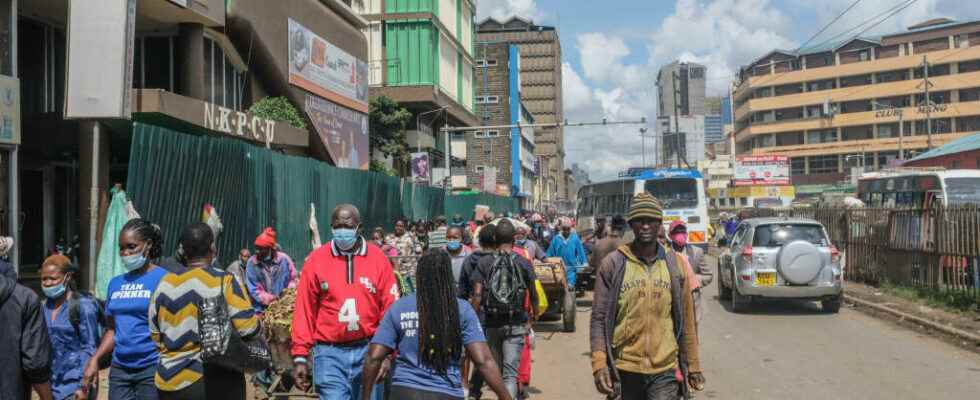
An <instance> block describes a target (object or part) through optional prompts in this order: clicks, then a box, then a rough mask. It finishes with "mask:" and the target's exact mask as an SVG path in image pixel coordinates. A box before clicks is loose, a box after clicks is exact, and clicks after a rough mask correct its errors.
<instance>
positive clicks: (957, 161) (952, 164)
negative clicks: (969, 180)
mask: <svg viewBox="0 0 980 400" xmlns="http://www.w3.org/2000/svg"><path fill="white" fill-rule="evenodd" d="M950 166H951V167H952V168H953V169H958V168H959V167H960V160H953V161H952V163H950Z"/></svg>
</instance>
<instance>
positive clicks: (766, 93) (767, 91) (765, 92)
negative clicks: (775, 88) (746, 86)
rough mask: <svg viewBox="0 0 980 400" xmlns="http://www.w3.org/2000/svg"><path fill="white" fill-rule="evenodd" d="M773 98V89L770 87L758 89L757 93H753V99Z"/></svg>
mask: <svg viewBox="0 0 980 400" xmlns="http://www.w3.org/2000/svg"><path fill="white" fill-rule="evenodd" d="M771 96H772V87H768V86H767V87H764V88H758V89H756V90H755V92H753V93H752V97H753V98H756V99H758V98H761V97H771Z"/></svg>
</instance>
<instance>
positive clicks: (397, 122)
mask: <svg viewBox="0 0 980 400" xmlns="http://www.w3.org/2000/svg"><path fill="white" fill-rule="evenodd" d="M370 106H371V108H370V115H369V118H368V119H369V121H370V124H371V134H370V135H369V136H370V138H371V154H374V151H375V150H378V151H381V153H382V154H384V155H385V157H393V158H394V159H395V160H396V161H405V160H407V159H408V142H407V140H406V137H405V129H406V128H407V127H408V123H409V122H410V121H411V120H412V113H410V112H409V111H408V110H406V109H405V107H402V106H401V105H399V104H398V103H397V102H395V101H394V100H392V99H391V98H390V97H387V96H378V97H375V98H372V99H371V102H370Z"/></svg>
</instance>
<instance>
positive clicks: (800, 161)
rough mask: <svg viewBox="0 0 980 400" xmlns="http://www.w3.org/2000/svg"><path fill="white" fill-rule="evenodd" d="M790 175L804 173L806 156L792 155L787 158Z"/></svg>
mask: <svg viewBox="0 0 980 400" xmlns="http://www.w3.org/2000/svg"><path fill="white" fill-rule="evenodd" d="M789 165H790V171H789V173H790V175H793V176H796V175H806V157H793V158H791V159H790V160H789Z"/></svg>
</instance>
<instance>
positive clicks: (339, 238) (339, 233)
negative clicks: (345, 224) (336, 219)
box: [333, 228, 357, 251]
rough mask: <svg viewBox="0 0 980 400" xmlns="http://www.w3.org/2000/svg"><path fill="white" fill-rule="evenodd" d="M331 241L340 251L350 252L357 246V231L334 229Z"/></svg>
mask: <svg viewBox="0 0 980 400" xmlns="http://www.w3.org/2000/svg"><path fill="white" fill-rule="evenodd" d="M333 241H334V243H336V244H337V247H339V248H340V249H341V250H344V251H346V250H350V249H352V248H354V245H355V244H357V230H355V229H350V228H334V230H333Z"/></svg>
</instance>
